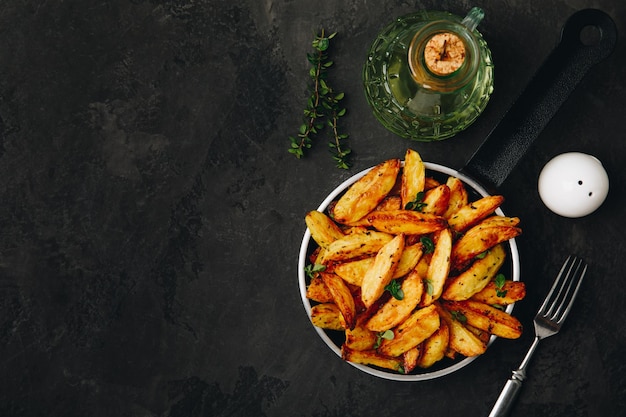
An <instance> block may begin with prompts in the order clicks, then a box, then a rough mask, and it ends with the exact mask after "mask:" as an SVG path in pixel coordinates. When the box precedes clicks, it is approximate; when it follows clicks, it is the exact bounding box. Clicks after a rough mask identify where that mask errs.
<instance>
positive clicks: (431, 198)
mask: <svg viewBox="0 0 626 417" xmlns="http://www.w3.org/2000/svg"><path fill="white" fill-rule="evenodd" d="M449 201H450V188H448V186H447V185H446V184H441V185H439V186H437V187H435V188H432V189H430V190H428V191H426V193H425V194H424V200H422V202H423V203H424V204H426V205H425V206H424V208H423V209H422V213H429V214H434V215H435V216H443V215H444V213H445V212H446V210H447V209H448V202H449Z"/></svg>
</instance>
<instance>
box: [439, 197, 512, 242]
mask: <svg viewBox="0 0 626 417" xmlns="http://www.w3.org/2000/svg"><path fill="white" fill-rule="evenodd" d="M502 203H504V197H503V196H501V195H493V196H487V197H483V198H481V199H478V200H476V201H474V202H471V203H468V204H467V205H465V206H463V207H461V208H460V209H458V210H457V211H456V213H455V214H454V215H453V216H452V217H450V218H448V224H449V225H450V227H451V228H452V230H454V231H455V232H456V233H462V232H464V231H466V230H467V229H469V228H470V227H472V226H474V225H476V224H477V223H478V222H480V221H481V220H483V219H484V218H485V217H487V216H489V215H490V214H491V213H493V212H494V210H495V209H497V208H498V207H500V206H501V205H502Z"/></svg>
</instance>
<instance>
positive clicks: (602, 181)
mask: <svg viewBox="0 0 626 417" xmlns="http://www.w3.org/2000/svg"><path fill="white" fill-rule="evenodd" d="M538 187H539V196H540V197H541V200H542V201H543V203H544V204H545V205H546V207H548V208H549V209H550V210H552V211H553V212H554V213H556V214H558V215H560V216H563V217H570V218H576V217H583V216H586V215H588V214H591V213H593V212H594V211H596V210H597V209H598V208H599V207H600V206H601V205H602V203H603V202H604V200H605V199H606V196H607V195H608V193H609V177H608V175H607V173H606V170H605V169H604V167H603V166H602V163H601V162H600V161H599V160H598V159H597V158H596V157H594V156H592V155H588V154H585V153H582V152H568V153H564V154H561V155H558V156H556V157H554V158H553V159H551V160H550V161H549V162H548V163H547V164H546V165H545V166H544V167H543V169H542V170H541V173H540V174H539V183H538Z"/></svg>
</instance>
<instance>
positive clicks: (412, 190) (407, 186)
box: [400, 149, 426, 209]
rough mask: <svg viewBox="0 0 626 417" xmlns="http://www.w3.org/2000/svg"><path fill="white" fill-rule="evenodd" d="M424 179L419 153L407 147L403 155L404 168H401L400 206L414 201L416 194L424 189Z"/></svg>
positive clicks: (424, 170) (404, 206) (424, 168)
mask: <svg viewBox="0 0 626 417" xmlns="http://www.w3.org/2000/svg"><path fill="white" fill-rule="evenodd" d="M425 181H426V167H425V166H424V162H423V161H422V157H421V156H420V154H419V153H418V152H416V151H414V150H412V149H408V150H407V151H406V153H405V155H404V168H403V169H402V178H401V184H402V188H401V190H400V196H401V197H402V208H403V209H404V208H406V206H407V204H409V203H410V202H412V201H414V200H415V199H416V198H417V195H418V194H419V193H421V192H423V191H424V183H425Z"/></svg>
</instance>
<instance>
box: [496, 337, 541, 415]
mask: <svg viewBox="0 0 626 417" xmlns="http://www.w3.org/2000/svg"><path fill="white" fill-rule="evenodd" d="M539 340H540V339H539V337H537V336H536V337H535V340H533V343H532V345H530V348H529V349H528V352H526V356H525V357H524V360H523V361H522V363H521V364H520V366H519V368H517V369H516V370H515V371H513V374H512V375H511V378H509V380H508V381H506V384H504V388H502V392H500V396H499V397H498V399H497V400H496V403H495V404H494V406H493V408H492V409H491V413H489V417H504V416H506V415H508V414H509V411H510V410H511V406H512V405H513V402H514V401H515V398H516V397H517V394H518V393H519V391H520V388H522V382H523V381H524V380H525V379H526V367H527V366H528V363H529V362H530V358H531V357H532V356H533V353H535V349H537V346H538V345H539Z"/></svg>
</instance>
